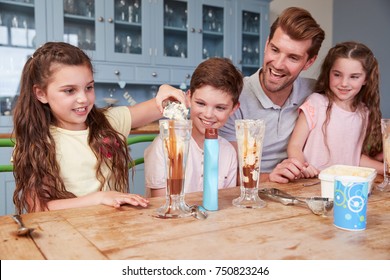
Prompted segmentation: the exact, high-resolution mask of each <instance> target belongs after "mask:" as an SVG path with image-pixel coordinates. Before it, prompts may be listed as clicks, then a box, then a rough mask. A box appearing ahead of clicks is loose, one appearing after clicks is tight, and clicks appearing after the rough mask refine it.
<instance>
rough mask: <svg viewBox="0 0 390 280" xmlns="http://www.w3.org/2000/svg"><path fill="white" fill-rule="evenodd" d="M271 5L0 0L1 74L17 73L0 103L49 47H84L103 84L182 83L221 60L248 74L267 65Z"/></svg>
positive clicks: (213, 0) (226, 0) (4, 86)
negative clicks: (206, 63) (38, 51)
mask: <svg viewBox="0 0 390 280" xmlns="http://www.w3.org/2000/svg"><path fill="white" fill-rule="evenodd" d="M269 2H270V0H246V1H239V0H198V1H188V0H105V1H103V0H84V1H76V0H53V1H49V0H35V1H34V0H19V1H10V0H0V8H1V9H0V49H1V52H2V54H1V55H0V67H1V68H0V71H1V72H2V73H3V72H7V73H8V72H12V74H9V75H8V74H7V75H6V77H7V79H5V80H4V81H3V82H2V83H1V84H0V97H3V96H13V95H15V94H16V92H17V86H18V80H19V78H20V77H19V75H20V71H21V68H22V66H23V65H24V62H25V61H26V59H27V57H28V56H29V55H31V53H32V52H33V50H34V49H35V48H36V47H37V46H39V45H41V44H43V43H44V42H46V41H65V42H69V43H71V44H74V45H77V46H79V47H80V48H82V49H84V50H85V51H86V52H87V53H88V54H89V55H90V57H91V58H92V60H93V63H94V66H95V70H96V72H97V75H96V76H95V79H96V82H97V83H99V82H105V83H106V82H112V83H117V82H125V83H127V84H161V83H170V84H173V85H180V84H181V83H183V82H187V83H188V82H189V79H190V77H191V74H192V72H193V70H194V69H195V67H196V66H197V65H198V64H199V63H200V62H202V61H203V60H205V59H207V58H208V57H216V56H217V57H227V58H230V59H231V60H232V61H233V63H234V64H235V65H236V66H237V67H239V68H240V69H242V71H243V73H244V74H245V75H249V74H251V73H253V72H254V71H255V70H256V69H257V68H258V67H259V66H260V65H261V59H262V56H261V54H262V53H263V52H262V50H263V47H264V44H265V40H266V38H267V32H268V29H269V23H268V14H269ZM7 52H8V53H11V56H9V55H8V54H7V55H5V53H7ZM11 57H12V58H11ZM11 64H12V65H11ZM10 75H12V77H11V76H10ZM11 84H12V85H11ZM4 102H5V103H7V102H6V101H4ZM8 105H9V104H8ZM8 105H7V104H5V105H3V106H8Z"/></svg>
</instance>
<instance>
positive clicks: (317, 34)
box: [220, 7, 325, 183]
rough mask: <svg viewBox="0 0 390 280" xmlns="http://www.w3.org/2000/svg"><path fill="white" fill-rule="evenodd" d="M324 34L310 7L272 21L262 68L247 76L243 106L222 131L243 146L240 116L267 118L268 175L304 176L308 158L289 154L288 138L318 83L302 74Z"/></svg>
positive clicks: (265, 172)
mask: <svg viewBox="0 0 390 280" xmlns="http://www.w3.org/2000/svg"><path fill="white" fill-rule="evenodd" d="M324 38H325V32H324V31H323V30H322V29H321V27H320V26H319V25H318V24H317V22H316V21H315V20H314V18H313V17H312V16H311V14H310V13H309V12H308V11H306V10H304V9H301V8H296V7H290V8H287V9H286V10H284V11H283V12H282V14H281V15H280V16H279V17H278V18H277V19H276V20H275V22H274V23H273V24H272V26H271V29H270V34H269V37H268V39H267V42H266V45H265V51H264V62H263V66H262V68H261V69H259V70H258V71H257V72H256V73H255V74H253V75H252V76H250V77H245V78H244V88H243V91H242V94H241V96H240V99H239V101H240V108H239V109H238V110H237V111H236V112H235V113H234V114H233V115H232V116H231V117H230V118H229V120H228V122H227V123H226V124H225V126H224V127H222V128H221V129H220V135H221V136H222V137H225V138H226V139H227V140H228V141H230V142H231V143H232V144H233V146H234V147H235V148H236V149H237V142H236V136H235V128H234V122H235V120H236V119H264V120H265V122H266V131H265V136H264V144H263V154H262V160H261V172H262V175H261V180H262V181H265V180H268V179H269V180H271V181H274V182H279V183H287V182H289V181H290V180H294V179H296V178H300V177H301V176H302V175H301V171H302V170H303V169H304V168H305V163H302V162H300V161H298V160H297V159H287V144H288V140H289V138H290V135H291V133H292V131H293V129H294V125H295V122H296V120H297V117H298V107H299V106H300V105H301V104H302V103H303V101H304V100H305V99H306V97H307V96H308V95H309V94H311V93H312V92H313V87H314V83H315V80H313V79H308V78H302V77H299V74H300V73H301V71H304V70H306V69H308V68H309V67H310V66H311V65H312V64H313V63H314V61H315V60H316V58H317V55H318V52H319V50H320V48H321V44H322V42H323V40H324Z"/></svg>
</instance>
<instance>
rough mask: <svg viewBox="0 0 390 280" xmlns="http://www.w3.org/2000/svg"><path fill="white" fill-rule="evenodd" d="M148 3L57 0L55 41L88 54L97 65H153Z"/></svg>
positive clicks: (51, 4)
mask: <svg viewBox="0 0 390 280" xmlns="http://www.w3.org/2000/svg"><path fill="white" fill-rule="evenodd" d="M149 6H150V3H149V2H148V1H146V0H106V1H103V0H85V1H76V0H54V1H53V2H52V1H49V3H48V5H47V10H48V11H50V12H48V13H52V15H51V19H52V22H53V26H54V27H53V30H52V33H51V34H52V37H53V38H54V40H56V41H64V42H68V43H70V44H72V45H75V46H78V47H80V48H82V49H83V50H85V51H86V52H87V53H88V54H89V55H90V57H91V58H92V59H93V60H95V61H112V62H126V61H129V62H135V63H150V56H151V51H150V48H148V47H147V46H149V45H150V44H149V41H148V40H149V37H148V36H147V35H149V34H145V32H144V30H148V29H149V28H150V27H149V25H150V23H149V21H148V18H150V17H149V16H148V14H149V13H150V7H149Z"/></svg>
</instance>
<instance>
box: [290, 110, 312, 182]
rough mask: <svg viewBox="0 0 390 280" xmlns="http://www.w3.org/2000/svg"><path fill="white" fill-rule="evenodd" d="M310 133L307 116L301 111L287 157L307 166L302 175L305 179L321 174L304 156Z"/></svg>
mask: <svg viewBox="0 0 390 280" xmlns="http://www.w3.org/2000/svg"><path fill="white" fill-rule="evenodd" d="M309 133H310V130H309V127H308V125H307V121H306V116H305V114H304V113H303V112H302V111H301V112H300V113H299V116H298V120H297V122H296V124H295V128H294V130H293V133H292V135H291V138H290V140H289V142H288V146H287V155H288V158H295V159H297V160H299V161H300V162H301V163H303V164H304V165H305V166H306V167H305V168H304V169H302V175H303V177H305V178H312V177H315V176H317V175H318V173H319V171H318V170H317V169H316V168H315V167H314V166H312V165H311V164H309V163H307V162H306V161H305V157H304V155H303V147H304V146H305V143H306V140H307V137H308V136H309Z"/></svg>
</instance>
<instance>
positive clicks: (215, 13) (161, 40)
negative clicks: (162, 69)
mask: <svg viewBox="0 0 390 280" xmlns="http://www.w3.org/2000/svg"><path fill="white" fill-rule="evenodd" d="M232 3H233V2H232V1H230V0H225V1H220V0H208V1H205V0H201V1H184V0H161V1H157V3H156V4H157V8H156V9H155V13H157V14H155V17H156V28H155V30H157V34H156V37H155V38H156V42H155V43H156V50H155V53H156V64H166V65H185V66H192V67H196V66H197V65H198V64H199V63H200V62H201V61H202V60H204V59H207V58H209V57H229V58H232V57H233V50H234V44H233V43H232V42H233V41H232V39H233V34H232V32H231V28H232V25H231V24H232V22H233V14H232Z"/></svg>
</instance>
